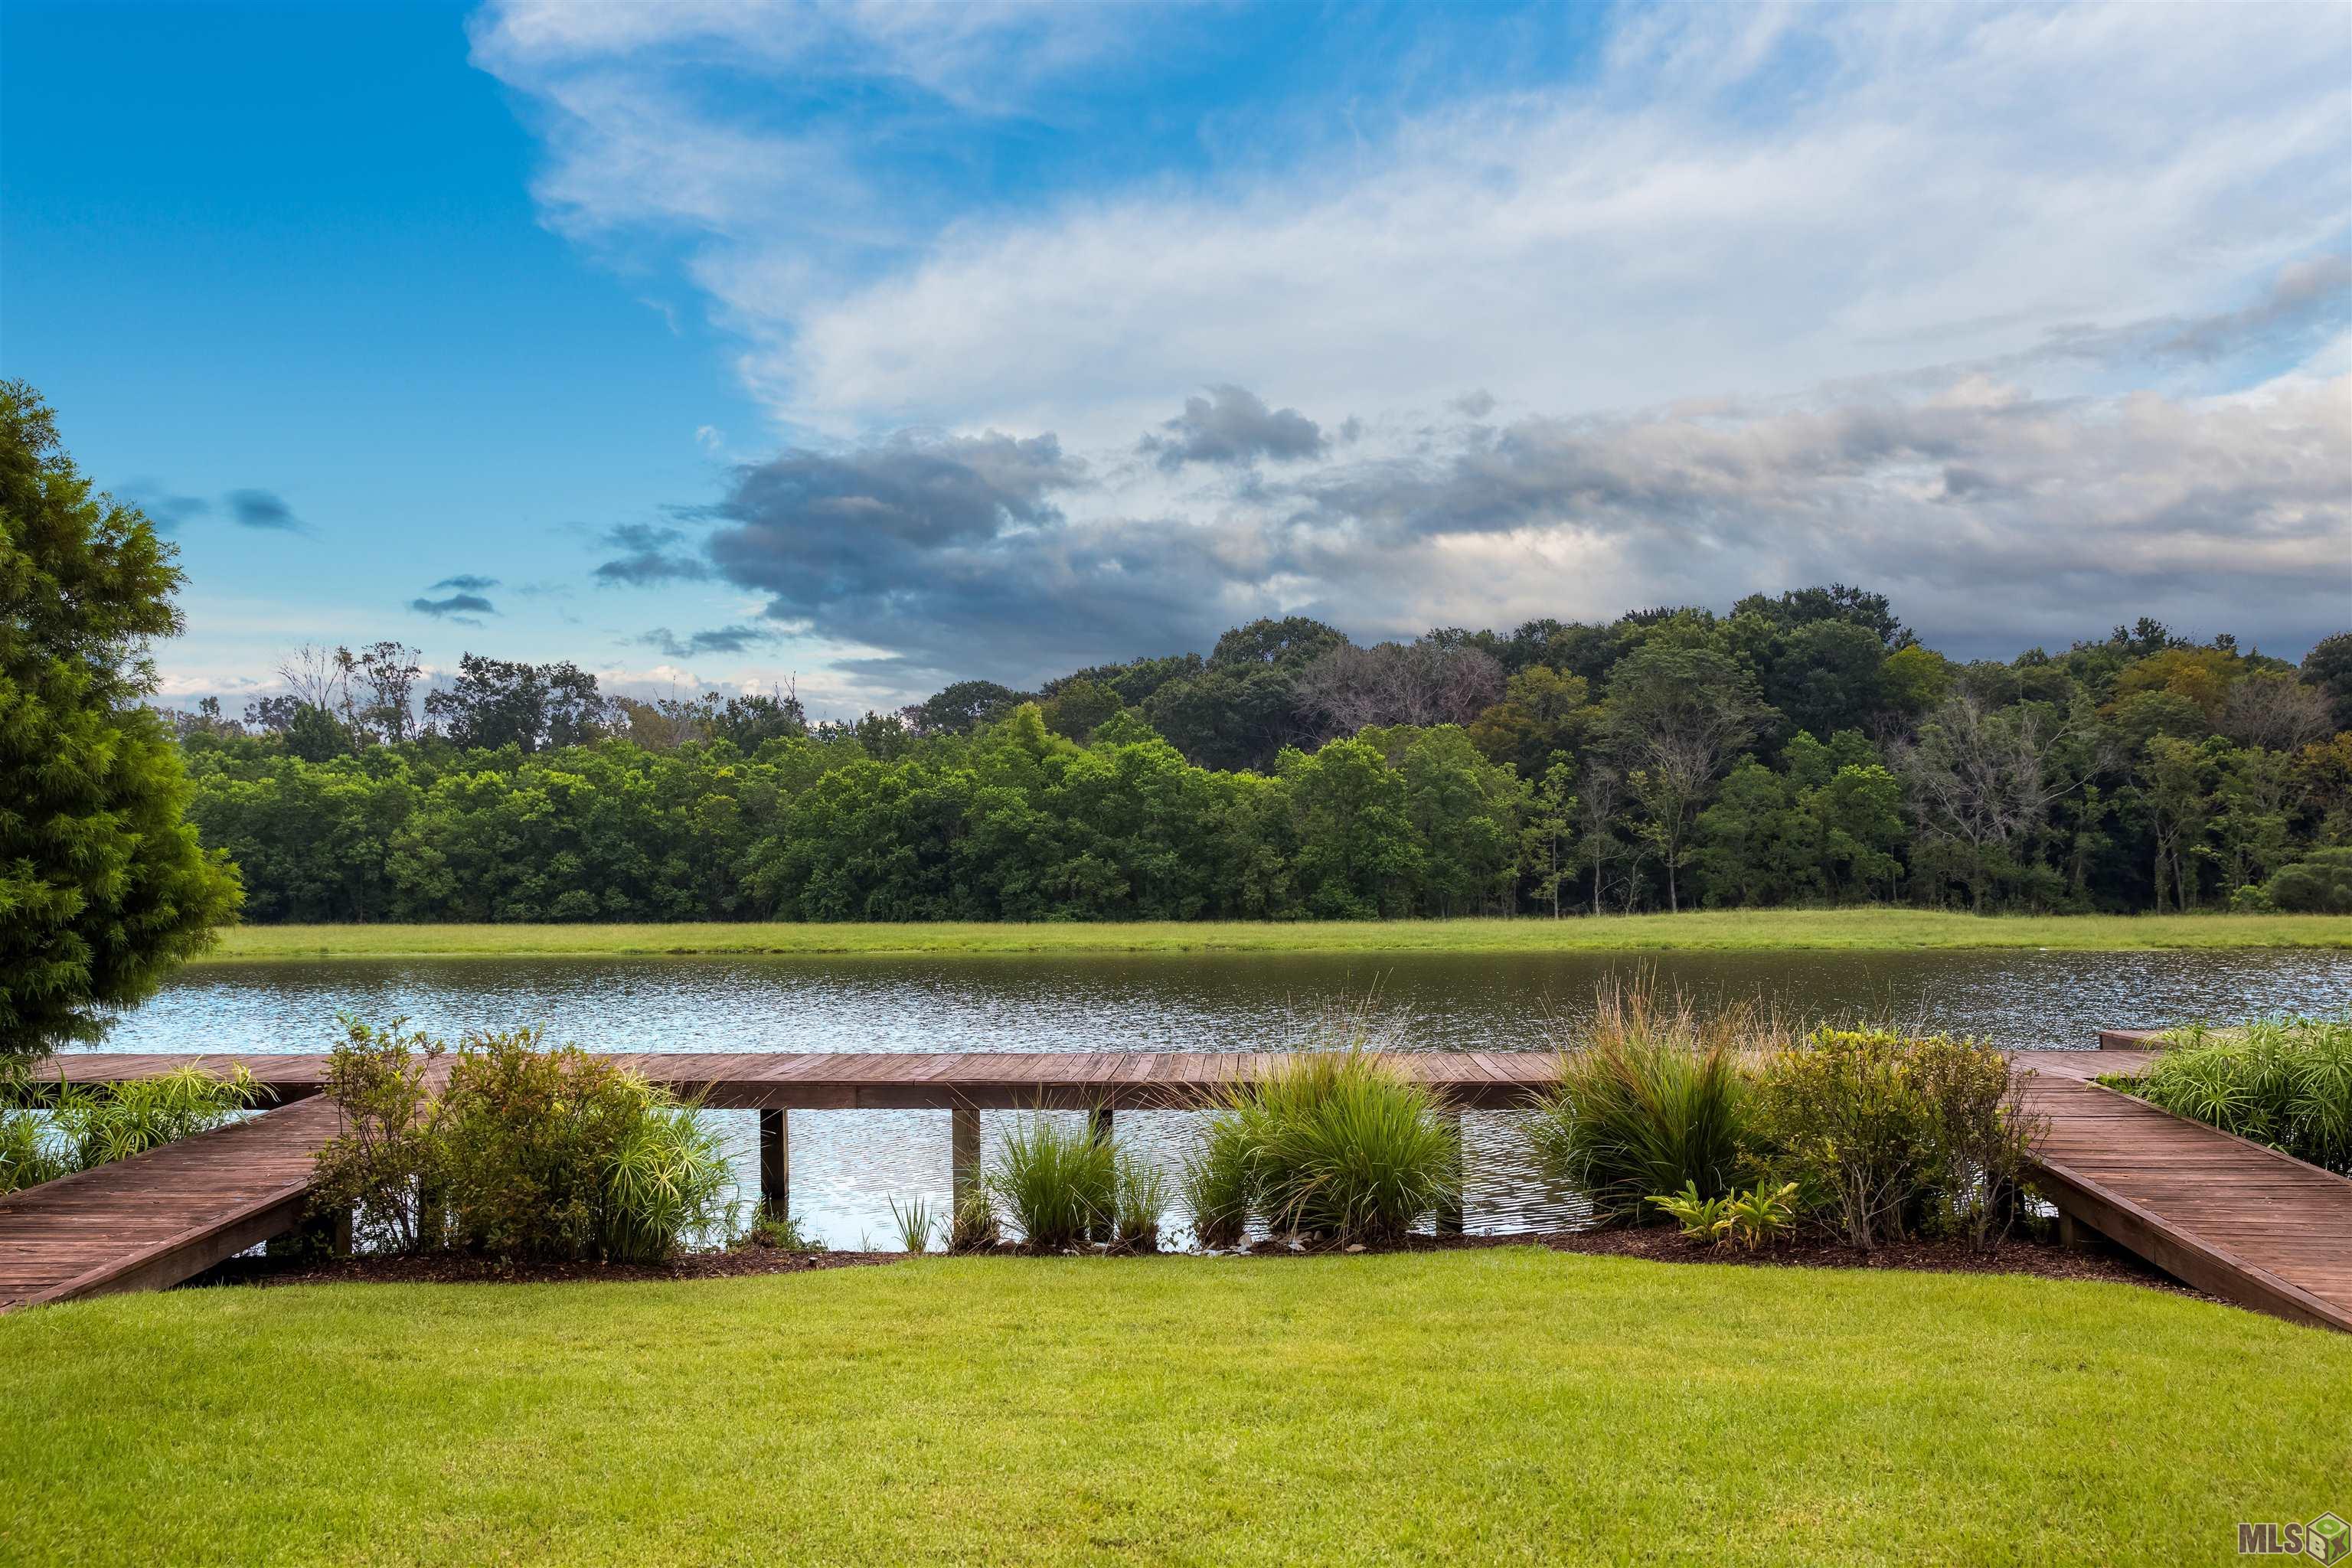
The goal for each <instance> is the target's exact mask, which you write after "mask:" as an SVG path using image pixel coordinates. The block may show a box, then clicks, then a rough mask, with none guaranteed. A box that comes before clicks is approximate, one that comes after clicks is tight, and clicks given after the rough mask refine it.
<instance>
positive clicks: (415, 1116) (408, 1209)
mask: <svg viewBox="0 0 2352 1568" xmlns="http://www.w3.org/2000/svg"><path fill="white" fill-rule="evenodd" d="M407 1022H408V1020H406V1019H405V1018H394V1020H393V1021H392V1022H391V1023H389V1024H386V1025H383V1026H375V1025H372V1024H369V1023H366V1022H364V1021H363V1020H362V1019H360V1018H357V1017H353V1016H350V1015H348V1014H346V1015H345V1016H343V1017H342V1018H341V1024H342V1026H343V1038H342V1039H341V1040H340V1041H339V1042H337V1044H336V1046H335V1047H334V1050H333V1052H332V1053H331V1055H330V1056H329V1058H328V1060H327V1079H326V1084H325V1090H324V1092H325V1094H326V1097H327V1098H328V1100H331V1101H332V1102H333V1103H334V1106H335V1110H336V1113H337V1120H338V1122H339V1126H338V1129H337V1131H336V1134H335V1137H334V1138H333V1140H332V1141H331V1142H329V1143H328V1144H327V1146H326V1147H325V1148H324V1149H321V1150H320V1152H319V1162H318V1171H317V1176H316V1179H315V1183H314V1184H313V1186H312V1188H311V1192H310V1206H311V1208H312V1209H313V1210H314V1211H317V1212H337V1211H347V1212H349V1213H350V1215H351V1216H352V1242H353V1244H354V1245H355V1246H357V1247H361V1248H362V1249H365V1250H369V1251H382V1252H415V1251H418V1250H420V1249H423V1248H425V1247H434V1246H438V1245H439V1244H440V1242H441V1240H442V1238H443V1237H444V1236H445V1235H446V1229H447V1218H448V1215H447V1193H448V1144H447V1142H446V1140H445V1139H443V1138H442V1136H441V1133H440V1118H441V1112H442V1108H443V1101H442V1100H440V1099H439V1098H438V1097H436V1095H434V1093H433V1092H432V1090H431V1089H430V1088H429V1087H428V1086H427V1084H426V1081H425V1079H426V1075H427V1074H428V1073H429V1072H430V1071H431V1070H432V1068H433V1064H434V1063H435V1062H436V1061H437V1060H439V1059H440V1058H441V1056H442V1055H443V1053H444V1051H445V1049H446V1047H444V1046H443V1045H442V1044H441V1043H440V1042H439V1041H438V1040H435V1039H433V1038H431V1037H428V1036H426V1035H425V1033H424V1032H423V1031H422V1030H406V1031H405V1032H404V1026H406V1024H407Z"/></svg>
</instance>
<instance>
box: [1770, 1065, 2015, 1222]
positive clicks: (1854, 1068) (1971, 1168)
mask: <svg viewBox="0 0 2352 1568" xmlns="http://www.w3.org/2000/svg"><path fill="white" fill-rule="evenodd" d="M1748 1120H1749V1130H1750V1136H1751V1140H1752V1142H1751V1144H1750V1147H1749V1150H1748V1158H1749V1160H1750V1161H1751V1163H1753V1164H1754V1165H1755V1166H1756V1167H1757V1168H1759V1169H1760V1170H1762V1171H1765V1172H1767V1173H1770V1174H1771V1175H1772V1176H1774V1177H1777V1178H1779V1179H1781V1180H1784V1181H1789V1182H1793V1183H1794V1184H1796V1185H1797V1188H1798V1191H1799V1193H1800V1194H1801V1198H1802V1201H1803V1203H1804V1205H1805V1206H1806V1207H1807V1208H1808V1209H1809V1210H1810V1211H1811V1213H1813V1214H1814V1215H1815V1216H1816V1217H1818V1218H1819V1219H1821V1220H1822V1223H1823V1224H1825V1225H1826V1226H1829V1228H1831V1229H1832V1230H1833V1231H1835V1232H1836V1233H1837V1234H1838V1235H1840V1236H1841V1237H1843V1238H1844V1239H1845V1240H1846V1241H1848V1242H1849V1243H1851V1244H1853V1246H1856V1247H1874V1246H1877V1245H1879V1244H1880V1243H1882V1242H1889V1241H1899V1240H1902V1239H1904V1238H1905V1237H1910V1236H1916V1235H1945V1236H1964V1237H1969V1238H1970V1239H1973V1240H1975V1241H1977V1242H1979V1244H1981V1243H1985V1242H1988V1241H1990V1240H1991V1239H1992V1238H1993V1237H1994V1236H1995V1235H1996V1234H1997V1232H1998V1231H1999V1230H2000V1228H2001V1227H2002V1226H2004V1225H2005V1224H2006V1220H2007V1217H2008V1215H2010V1214H2011V1213H2012V1212H2013V1210H2014V1207H2015V1197H2016V1194H2017V1191H2018V1186H2019V1184H2020V1183H2021V1180H2022V1179H2023V1175H2024V1171H2025V1166H2026V1164H2027V1162H2028V1160H2029V1158H2030V1156H2031V1153H2032V1145H2033V1143H2034V1142H2035V1141H2036V1139H2037V1138H2038V1136H2039V1131H2040V1130H2039V1128H2038V1126H2037V1125H2036V1124H2035V1123H2034V1122H2033V1121H2032V1119H2031V1118H2029V1117H2028V1116H2027V1115H2026V1114H2025V1113H2024V1111H2023V1110H2022V1108H2021V1105H2020V1104H2019V1102H2018V1099H2017V1092H2016V1089H2015V1086H2014V1084H2013V1082H2012V1081H2011V1077H2010V1073H2009V1063H2008V1060H2007V1058H2005V1057H2003V1056H2002V1054H2001V1053H2000V1051H1999V1050H1997V1049H1995V1048H1994V1047H1990V1046H1987V1045H1981V1044H1979V1043H1977V1042H1975V1041H1969V1040H1953V1039H1949V1038H1947V1037H1941V1036H1937V1037H1928V1038H1920V1039H1912V1038H1906V1037H1902V1036H1899V1035H1895V1034H1889V1033H1885V1032H1875V1031H1864V1030H1842V1029H1828V1028H1823V1029H1818V1030H1816V1031H1814V1033H1813V1034H1812V1036H1811V1037H1810V1038H1809V1039H1807V1040H1806V1041H1805V1043H1804V1044H1803V1045H1801V1046H1800V1047H1796V1048H1794V1049H1790V1050H1784V1051H1781V1052H1779V1053H1777V1054H1776V1055H1774V1056H1773V1057H1771V1058H1769V1059H1768V1060H1767V1061H1766V1062H1764V1063H1763V1064H1762V1066H1761V1067H1760V1068H1759V1070H1758V1073H1757V1077H1756V1083H1755V1088H1754V1091H1753V1093H1752V1095H1751V1096H1750V1100H1749V1113H1748Z"/></svg>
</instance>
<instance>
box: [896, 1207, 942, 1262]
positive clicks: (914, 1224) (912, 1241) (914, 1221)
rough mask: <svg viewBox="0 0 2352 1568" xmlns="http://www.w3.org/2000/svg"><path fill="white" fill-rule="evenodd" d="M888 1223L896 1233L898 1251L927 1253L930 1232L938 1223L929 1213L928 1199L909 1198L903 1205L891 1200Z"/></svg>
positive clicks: (929, 1245)
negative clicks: (895, 1229)
mask: <svg viewBox="0 0 2352 1568" xmlns="http://www.w3.org/2000/svg"><path fill="white" fill-rule="evenodd" d="M890 1223H891V1225H892V1226H896V1227H897V1229H898V1250H899V1251H901V1252H929V1250H930V1249H931V1232H932V1231H933V1230H934V1229H935V1228H937V1226H938V1223H939V1222H938V1220H937V1218H936V1217H935V1216H934V1215H932V1213H931V1201H930V1200H929V1198H909V1199H908V1200H907V1201H906V1202H905V1203H903V1204H901V1203H900V1202H899V1201H898V1199H897V1198H892V1199H891V1200H890Z"/></svg>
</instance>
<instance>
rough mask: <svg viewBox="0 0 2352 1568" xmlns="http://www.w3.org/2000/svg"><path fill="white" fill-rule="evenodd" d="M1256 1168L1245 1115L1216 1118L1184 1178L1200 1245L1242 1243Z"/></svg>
mask: <svg viewBox="0 0 2352 1568" xmlns="http://www.w3.org/2000/svg"><path fill="white" fill-rule="evenodd" d="M1251 1169H1252V1161H1251V1159H1250V1142H1249V1138H1248V1133H1247V1128H1246V1125H1245V1121H1244V1118H1243V1117H1241V1116H1239V1115H1235V1114H1232V1113H1220V1114H1217V1115H1213V1116H1212V1117H1211V1118H1210V1119H1209V1121H1208V1125H1207V1126H1206V1127H1204V1128H1203V1129H1202V1134H1201V1138H1200V1141H1199V1142H1198V1143H1197V1144H1196V1145H1195V1147H1194V1148H1193V1150H1192V1152H1191V1153H1189V1154H1187V1155H1186V1156H1185V1158H1184V1168H1183V1173H1182V1175H1181V1178H1180V1184H1181V1190H1182V1193H1183V1198H1184V1206H1185V1207H1186V1208H1188V1209H1190V1210H1192V1238H1193V1239H1194V1240H1195V1241H1197V1242H1199V1243H1200V1245H1201V1246H1202V1247H1207V1248H1209V1249H1210V1250H1212V1251H1223V1250H1224V1249H1226V1248H1228V1247H1238V1246H1239V1245H1240V1244H1241V1240H1242V1237H1243V1236H1244V1233H1246V1232H1247V1231H1248V1229H1249V1220H1250V1210H1251V1209H1252V1208H1253V1207H1254V1206H1255V1203H1256V1196H1257V1194H1256V1186H1255V1183H1254V1182H1253V1181H1252V1179H1251Z"/></svg>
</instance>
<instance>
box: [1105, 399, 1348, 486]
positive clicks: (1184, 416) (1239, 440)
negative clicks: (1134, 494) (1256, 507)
mask: <svg viewBox="0 0 2352 1568" xmlns="http://www.w3.org/2000/svg"><path fill="white" fill-rule="evenodd" d="M1160 431H1161V432H1162V433H1161V434H1159V435H1152V436H1146V437H1144V438H1143V440H1142V442H1141V443H1140V444H1139V447H1137V449H1138V450H1139V452H1141V453H1143V454H1144V455H1145V456H1147V457H1151V458H1156V459H1157V460H1158V461H1159V464H1160V468H1164V469H1166V470H1167V471H1168V472H1170V473H1174V472H1175V471H1176V470H1177V469H1179V468H1182V467H1183V466H1184V465H1185V464H1187V463H1220V464H1226V465H1233V464H1240V463H1249V462H1254V461H1255V460H1256V459H1258V458H1274V459H1276V460H1277V461H1281V460H1285V459H1289V458H1312V457H1315V456H1318V454H1320V453H1321V452H1322V451H1323V449H1324V447H1325V445H1326V443H1325V441H1324V439H1323V432H1322V430H1321V428H1320V427H1319V426H1317V425H1316V423H1315V421H1313V420H1312V419H1309V418H1307V416H1305V415H1304V414H1301V413H1299V412H1298V410H1297V409H1296V408H1282V409H1272V408H1268V407H1267V406H1266V405H1265V399H1264V398H1262V397H1260V396H1258V395H1257V394H1255V393H1254V392H1252V391H1250V390H1249V389H1248V388H1246V387H1240V386H1232V385H1225V386H1213V387H1211V388H1209V395H1208V396H1206V397H1188V398H1186V399H1185V400H1184V412H1183V413H1181V414H1179V415H1178V416H1176V417H1175V418H1173V419H1171V420H1169V421H1167V422H1166V423H1165V424H1163V425H1161V426H1160Z"/></svg>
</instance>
